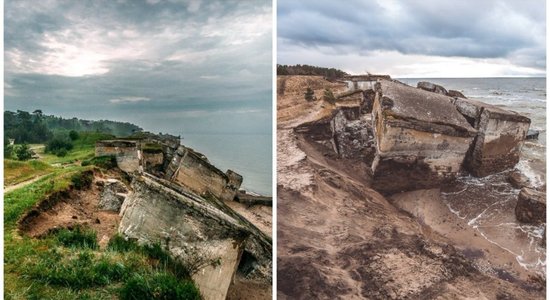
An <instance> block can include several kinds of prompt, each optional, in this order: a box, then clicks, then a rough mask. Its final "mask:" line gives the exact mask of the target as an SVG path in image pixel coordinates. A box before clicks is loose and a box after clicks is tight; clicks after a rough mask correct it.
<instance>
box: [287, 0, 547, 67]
mask: <svg viewBox="0 0 550 300" xmlns="http://www.w3.org/2000/svg"><path fill="white" fill-rule="evenodd" d="M545 12H546V7H545V1H544V0H526V1H517V0H483V1H480V0H462V1H441V0H351V1H317V0H303V1H293V0H278V11H277V24H278V25H277V27H278V29H277V30H278V32H277V35H278V39H277V43H278V54H277V55H278V63H279V64H311V65H317V66H325V67H337V68H341V69H343V70H344V71H347V72H350V73H354V74H358V73H364V72H365V71H368V72H371V73H384V74H390V75H392V76H393V77H490V76H545V75H546V71H545V69H546V29H545V28H546V24H545V23H546V16H545Z"/></svg>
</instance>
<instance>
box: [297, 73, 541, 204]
mask: <svg viewBox="0 0 550 300" xmlns="http://www.w3.org/2000/svg"><path fill="white" fill-rule="evenodd" d="M343 80H344V82H345V83H346V84H347V87H348V89H347V91H345V92H343V93H340V94H339V95H336V98H337V101H336V109H335V110H334V111H333V112H332V114H331V115H330V116H327V117H324V118H321V119H319V120H316V121H313V122H309V123H304V124H302V125H301V126H298V127H297V128H296V129H295V130H296V131H297V132H300V133H303V134H305V135H307V136H308V137H309V138H310V139H312V140H314V141H317V142H319V143H321V144H324V145H325V146H327V147H329V148H332V149H333V150H334V152H335V153H336V154H338V155H340V156H341V157H344V158H355V159H362V160H363V161H364V162H366V163H367V164H368V165H369V166H371V171H372V174H371V175H372V183H371V184H372V187H373V188H375V189H376V190H378V191H379V192H382V193H385V194H392V193H397V192H402V191H409V190H416V189H426V188H433V187H438V186H440V185H441V184H442V183H444V182H446V181H448V180H451V179H453V178H455V177H456V176H457V175H458V174H459V173H461V172H469V173H470V174H472V175H474V176H478V177H484V176H487V175H490V174H495V173H498V172H501V171H504V170H507V169H510V168H513V167H514V166H515V165H516V164H517V163H518V162H519V158H520V150H521V146H522V142H523V141H524V140H525V137H526V134H527V131H528V130H529V125H530V119H529V118H527V117H525V116H522V115H520V114H518V113H516V112H512V111H508V110H504V109H502V108H499V107H496V106H494V105H490V104H487V103H483V102H480V101H476V100H473V99H466V98H465V96H464V95H462V93H460V92H458V91H453V90H450V91H447V90H446V89H445V88H443V87H441V86H439V85H435V84H432V83H428V82H420V83H419V85H418V88H415V87H411V86H409V85H406V84H404V83H401V82H399V81H397V80H392V79H391V78H389V76H383V75H364V76H348V77H346V78H344V79H343Z"/></svg>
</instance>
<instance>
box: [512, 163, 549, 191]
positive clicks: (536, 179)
mask: <svg viewBox="0 0 550 300" xmlns="http://www.w3.org/2000/svg"><path fill="white" fill-rule="evenodd" d="M516 168H517V169H518V170H519V171H520V172H521V173H522V174H523V175H525V176H526V177H527V178H529V182H530V183H531V184H532V185H533V186H534V187H535V188H537V187H541V186H542V185H543V184H544V181H543V180H542V178H541V176H540V175H538V174H537V173H536V172H535V171H534V170H533V169H532V168H531V166H530V165H529V163H528V162H527V161H526V160H520V161H519V163H518V164H517V165H516Z"/></svg>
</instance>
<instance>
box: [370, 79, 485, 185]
mask: <svg viewBox="0 0 550 300" xmlns="http://www.w3.org/2000/svg"><path fill="white" fill-rule="evenodd" d="M452 101H453V98H450V97H447V96H444V95H440V94H437V93H432V92H427V91H424V90H422V89H417V88H414V87H410V86H408V85H405V84H403V83H400V82H396V81H388V80H381V81H380V82H379V85H378V86H377V89H376V98H375V101H374V107H373V118H374V119H373V124H374V133H375V138H376V156H375V158H374V161H373V163H372V172H373V182H372V185H373V187H374V188H375V189H376V190H377V191H380V192H383V193H395V192H401V191H407V190H415V189H427V188H432V187H436V186H439V185H440V184H441V183H442V182H443V181H446V180H449V179H451V178H454V177H455V176H456V175H457V174H458V172H459V171H460V170H461V166H462V163H463V160H464V157H465V155H466V153H467V151H468V149H469V147H470V144H471V143H472V141H473V138H474V136H475V135H476V130H475V129H474V128H472V126H471V125H470V124H469V123H468V122H467V121H466V119H465V118H464V117H463V116H462V115H461V114H460V113H459V112H458V111H457V109H456V108H455V106H454V105H453V103H452Z"/></svg>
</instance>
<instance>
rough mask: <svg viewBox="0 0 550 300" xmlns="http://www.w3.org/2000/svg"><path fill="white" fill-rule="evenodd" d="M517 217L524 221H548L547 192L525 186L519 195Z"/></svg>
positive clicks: (533, 222) (531, 222)
mask: <svg viewBox="0 0 550 300" xmlns="http://www.w3.org/2000/svg"><path fill="white" fill-rule="evenodd" d="M516 219H518V221H520V222H523V223H530V224H540V223H546V193H542V192H539V191H536V190H533V189H530V188H523V189H521V191H520V192H519V195H518V203H517V205H516Z"/></svg>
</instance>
